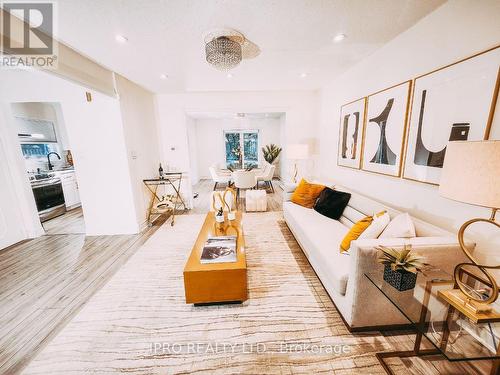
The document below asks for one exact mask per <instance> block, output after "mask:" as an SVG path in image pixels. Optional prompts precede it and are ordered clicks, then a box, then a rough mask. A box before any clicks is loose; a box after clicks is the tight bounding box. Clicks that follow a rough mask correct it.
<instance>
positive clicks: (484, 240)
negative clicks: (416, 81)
mask: <svg viewBox="0 0 500 375" xmlns="http://www.w3.org/2000/svg"><path fill="white" fill-rule="evenodd" d="M499 19H500V2H498V1H494V0H491V1H490V0H488V1H472V0H470V1H467V0H454V1H449V2H447V3H446V4H444V5H443V6H441V7H440V8H438V9H437V10H436V11H435V12H433V13H431V14H430V15H428V16H427V17H425V18H424V19H422V20H421V21H420V22H418V23H417V24H416V25H414V26H413V27H412V28H410V29H409V30H407V31H406V32H404V33H403V34H401V35H399V36H398V37H396V38H395V39H393V40H392V41H391V42H389V43H388V44H386V45H385V46H384V47H382V48H381V49H379V50H378V51H377V52H375V53H373V54H372V55H370V56H369V57H368V58H366V59H364V60H363V61H362V62H360V63H358V64H357V65H355V66H353V67H352V68H351V69H350V70H348V71H347V72H345V73H344V74H343V75H341V76H340V77H339V78H337V79H335V80H334V81H333V82H331V83H330V84H328V85H326V86H325V88H324V90H323V91H322V93H321V115H320V118H321V120H320V131H319V139H320V161H319V162H320V165H319V172H320V173H319V174H320V177H321V178H322V179H328V180H330V181H332V182H335V183H338V184H344V185H346V186H349V187H352V188H353V189H355V190H358V191H359V192H362V193H365V194H367V195H370V196H373V197H375V198H377V199H379V200H381V201H383V202H386V203H389V204H391V205H393V206H396V207H399V208H401V209H402V210H405V211H409V212H410V213H412V214H413V215H415V216H418V217H420V218H423V219H426V220H429V221H430V222H433V223H435V224H438V225H440V226H442V227H444V228H448V229H453V230H456V229H457V228H458V227H459V226H460V225H461V224H462V223H463V222H464V221H466V220H467V219H470V218H472V217H488V216H489V212H488V210H486V209H481V208H477V207H473V206H468V205H465V204H461V203H457V202H452V201H450V200H447V199H444V198H441V197H439V194H438V188H437V187H435V186H430V185H426V184H422V183H418V182H412V181H408V180H403V179H398V178H393V177H385V176H381V175H377V174H371V173H367V172H363V171H355V170H351V169H348V168H342V167H337V144H338V129H339V118H340V106H341V105H343V104H345V103H348V102H350V101H352V100H354V99H357V98H360V97H363V96H366V95H368V94H370V93H373V92H376V91H378V90H381V89H384V88H387V87H390V86H392V85H394V84H396V83H400V82H403V81H405V80H408V79H411V78H414V77H416V76H418V75H421V74H424V73H427V72H429V71H431V70H434V69H436V68H438V67H440V66H444V65H446V64H449V63H453V62H454V61H457V60H459V59H462V58H464V57H467V56H470V55H472V54H475V53H477V52H480V51H483V50H485V49H488V48H490V47H493V46H495V45H497V44H498V43H499V42H500V27H499V24H498V20H499ZM499 111H500V105H497V110H496V115H495V121H494V122H495V124H494V125H493V129H492V132H491V137H490V138H492V139H493V138H496V139H498V138H499V135H500V115H499V113H500V112H499ZM498 172H499V171H495V173H498ZM464 183H467V182H466V181H464ZM473 230H474V232H472V235H473V238H474V239H476V240H477V241H479V245H480V246H479V248H478V250H477V253H478V254H480V256H481V255H482V257H483V258H486V254H488V253H489V254H490V257H489V258H488V263H494V264H498V263H499V261H500V254H498V252H497V251H495V250H496V249H495V246H494V245H493V244H494V243H495V242H497V241H498V240H500V236H499V235H498V231H496V232H495V233H496V234H494V232H493V231H492V230H490V229H489V228H484V229H483V228H479V227H478V228H473ZM491 254H494V255H495V259H494V258H493V257H491Z"/></svg>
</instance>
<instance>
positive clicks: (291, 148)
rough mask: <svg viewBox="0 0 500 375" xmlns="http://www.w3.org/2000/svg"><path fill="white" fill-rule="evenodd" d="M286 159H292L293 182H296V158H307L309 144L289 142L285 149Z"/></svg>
mask: <svg viewBox="0 0 500 375" xmlns="http://www.w3.org/2000/svg"><path fill="white" fill-rule="evenodd" d="M286 156H287V159H289V160H293V161H294V165H293V182H294V183H297V174H298V168H297V160H306V159H308V158H309V146H308V145H306V144H290V145H288V146H287V149H286Z"/></svg>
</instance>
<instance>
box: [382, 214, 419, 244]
mask: <svg viewBox="0 0 500 375" xmlns="http://www.w3.org/2000/svg"><path fill="white" fill-rule="evenodd" d="M416 236H417V235H416V233H415V224H413V220H412V219H411V217H410V215H409V214H408V213H404V214H399V215H398V216H396V217H395V218H394V219H392V220H391V222H390V223H389V225H387V227H386V228H385V229H384V231H383V232H382V234H381V235H380V237H379V238H410V237H416Z"/></svg>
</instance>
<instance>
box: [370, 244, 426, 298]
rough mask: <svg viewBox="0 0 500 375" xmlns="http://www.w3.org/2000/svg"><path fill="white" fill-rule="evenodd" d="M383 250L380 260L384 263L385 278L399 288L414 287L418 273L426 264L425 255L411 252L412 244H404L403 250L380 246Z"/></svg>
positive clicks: (378, 248) (380, 249)
mask: <svg viewBox="0 0 500 375" xmlns="http://www.w3.org/2000/svg"><path fill="white" fill-rule="evenodd" d="M377 250H379V251H380V252H381V254H380V256H379V258H378V262H379V263H381V264H383V265H384V280H385V281H387V282H388V283H389V284H390V285H391V286H393V287H394V288H396V289H397V290H399V291H400V292H402V291H404V290H409V289H413V288H414V287H415V283H416V281H417V273H418V272H421V271H422V270H423V269H424V267H425V266H426V264H425V263H424V262H423V257H421V256H419V255H417V254H414V253H412V252H411V245H404V247H403V249H402V250H397V249H393V248H390V247H385V246H378V247H377Z"/></svg>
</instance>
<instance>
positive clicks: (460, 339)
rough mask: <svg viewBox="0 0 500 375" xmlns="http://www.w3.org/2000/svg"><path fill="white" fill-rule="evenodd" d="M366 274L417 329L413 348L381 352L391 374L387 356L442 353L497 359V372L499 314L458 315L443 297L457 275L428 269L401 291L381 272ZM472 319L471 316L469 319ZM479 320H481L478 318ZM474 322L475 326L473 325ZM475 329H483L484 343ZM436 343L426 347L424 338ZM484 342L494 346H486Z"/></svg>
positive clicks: (450, 357)
mask: <svg viewBox="0 0 500 375" xmlns="http://www.w3.org/2000/svg"><path fill="white" fill-rule="evenodd" d="M365 277H366V278H367V279H368V280H369V281H370V282H371V283H372V284H373V285H374V286H375V287H376V288H377V289H378V291H379V292H380V295H382V296H384V297H385V298H386V299H387V300H388V301H390V302H391V303H392V304H393V305H394V306H395V307H396V308H397V309H398V310H399V311H400V313H401V315H402V316H404V317H405V318H406V319H407V320H408V322H411V323H412V325H413V327H414V328H415V331H416V337H415V343H414V346H413V350H404V351H390V352H382V353H377V354H376V355H377V359H378V360H379V362H380V364H381V365H382V367H384V369H385V371H386V372H387V373H388V374H392V373H393V372H392V371H391V368H390V366H389V365H388V364H387V363H386V362H385V361H384V359H385V358H395V357H397V358H404V357H406V358H408V357H417V356H418V357H422V356H429V355H442V356H443V357H444V358H446V359H447V360H448V361H451V362H454V361H472V360H484V359H489V360H492V359H493V360H495V362H494V365H493V366H492V369H491V372H490V374H492V375H493V374H497V373H498V369H499V364H500V361H499V359H500V355H499V353H500V352H498V350H499V349H500V346H498V344H497V343H496V341H495V339H493V338H492V336H491V332H492V331H491V330H490V327H489V326H488V324H489V323H495V322H498V321H500V315H498V314H496V315H494V316H491V317H489V318H488V319H486V318H483V319H481V318H480V319H479V320H478V321H474V320H468V319H467V318H469V317H467V318H466V319H464V316H463V315H460V314H455V311H456V309H455V308H454V307H453V306H452V305H449V304H448V302H447V301H446V300H445V299H443V298H441V293H442V292H446V291H448V290H451V288H453V285H454V280H453V277H452V276H451V275H450V274H447V273H446V272H443V271H441V270H436V269H434V270H427V271H424V272H423V273H420V274H419V275H418V277H417V285H416V286H415V288H414V289H412V290H407V291H405V292H400V291H398V290H396V289H395V288H394V287H392V286H391V285H389V283H387V282H386V281H384V279H383V276H382V274H381V273H380V272H370V273H367V274H365ZM469 319H470V318H469ZM476 320H477V319H476ZM472 322H473V323H472ZM471 324H473V325H474V327H473V329H471V328H472V325H471ZM472 332H475V333H476V334H477V332H483V333H486V332H487V333H486V334H483V340H484V341H483V343H482V342H481V340H478V337H477V336H476V335H475V334H473V333H472ZM423 340H424V341H426V342H429V343H430V344H431V345H432V348H430V349H423V348H422V347H421V346H422V345H421V344H422V341H423ZM484 343H486V344H488V345H491V346H492V347H491V348H489V347H488V346H486V345H484Z"/></svg>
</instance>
